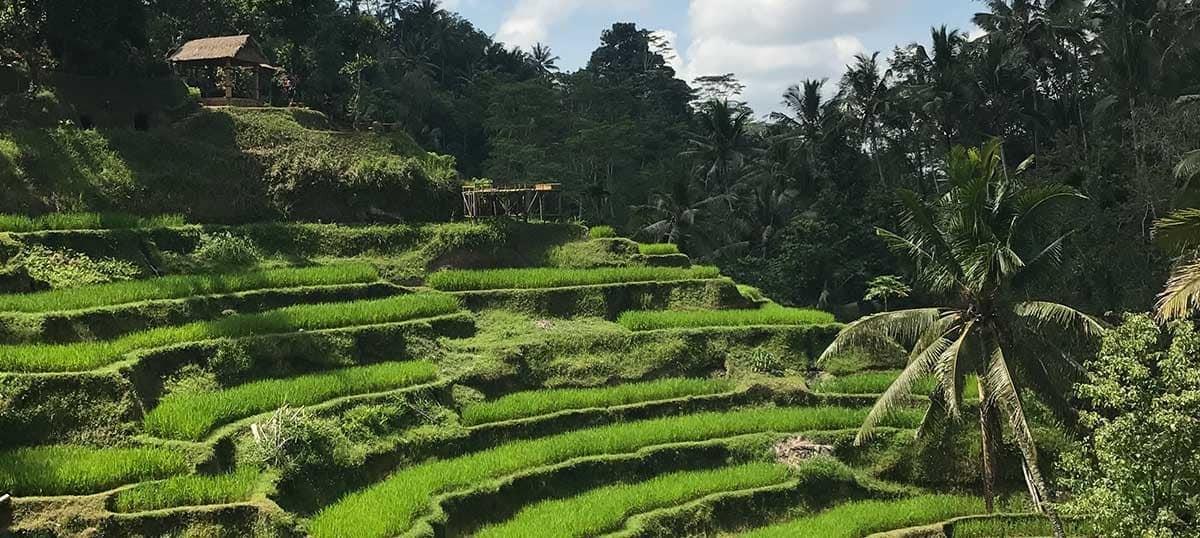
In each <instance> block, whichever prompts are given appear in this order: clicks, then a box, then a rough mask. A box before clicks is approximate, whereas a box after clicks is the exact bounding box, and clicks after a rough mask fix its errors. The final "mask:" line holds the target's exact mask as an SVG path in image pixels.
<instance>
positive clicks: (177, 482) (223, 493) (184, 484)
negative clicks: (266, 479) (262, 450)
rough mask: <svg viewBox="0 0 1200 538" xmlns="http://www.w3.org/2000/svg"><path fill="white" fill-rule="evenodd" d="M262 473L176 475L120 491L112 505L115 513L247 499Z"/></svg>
mask: <svg viewBox="0 0 1200 538" xmlns="http://www.w3.org/2000/svg"><path fill="white" fill-rule="evenodd" d="M261 476H262V475H261V474H260V473H259V472H258V470H256V469H250V468H242V469H238V470H237V471H234V472H232V473H226V474H220V475H187V476H177V477H173V478H168V479H166V480H163V481H161V482H150V483H146V484H141V485H138V486H137V487H134V488H131V489H127V490H123V491H121V492H120V493H118V494H117V496H116V498H115V499H114V505H115V508H116V511H117V512H142V511H149V510H163V509H166V508H175V507H180V506H204V505H213V504H228V503H235V502H241V501H246V500H249V499H250V496H251V495H252V494H253V493H254V490H255V487H256V486H257V485H258V483H259V481H260V479H261Z"/></svg>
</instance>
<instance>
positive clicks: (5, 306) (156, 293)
mask: <svg viewBox="0 0 1200 538" xmlns="http://www.w3.org/2000/svg"><path fill="white" fill-rule="evenodd" d="M378 279H379V275H378V273H377V272H376V271H375V269H374V268H373V267H372V266H370V265H367V264H343V265H330V266H322V267H305V268H299V269H272V270H269V271H256V272H250V273H230V274H217V275H186V276H167V277H161V278H152V279H148V280H138V281H132V282H114V283H110V284H101V285H94V286H87V287H79V288H74V289H69V290H57V291H47V292H41V293H30V294H24V295H0V310H4V311H16V312H30V313H39V312H54V311H64V310H80V309H85V308H95V307H101V306H114V305H119V304H126V303H134V302H138V301H150V300H158V299H179V298H184V297H190V296H193V295H216V294H222V293H234V292H240V291H247V290H256V289H267V288H294V287H301V286H328V285H335V284H355V283H365V282H373V281H375V280H378Z"/></svg>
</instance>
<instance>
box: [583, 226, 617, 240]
mask: <svg viewBox="0 0 1200 538" xmlns="http://www.w3.org/2000/svg"><path fill="white" fill-rule="evenodd" d="M588 237H589V238H591V239H609V238H613V237H620V236H619V235H617V229H616V228H613V227H612V226H592V227H591V228H588Z"/></svg>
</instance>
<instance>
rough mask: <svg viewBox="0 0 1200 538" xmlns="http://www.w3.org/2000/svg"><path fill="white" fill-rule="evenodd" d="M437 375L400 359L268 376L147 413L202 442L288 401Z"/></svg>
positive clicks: (150, 422) (154, 429)
mask: <svg viewBox="0 0 1200 538" xmlns="http://www.w3.org/2000/svg"><path fill="white" fill-rule="evenodd" d="M435 377H437V368H436V367H434V365H433V364H431V363H429V362H424V361H419V362H400V363H383V364H375V365H371V366H359V367H354V368H345V369H341V370H335V371H332V372H322V373H316V374H309V375H303V376H299V377H292V378H286V379H267V380H262V381H255V382H253V383H247V384H245V385H239V386H236V387H232V388H228V389H224V390H218V391H214V392H185V393H178V392H175V393H171V394H168V395H167V396H166V397H164V398H163V399H162V401H160V402H159V404H158V407H155V408H154V409H153V410H151V411H150V413H148V414H147V415H146V420H145V427H146V431H147V432H148V433H150V434H151V435H155V436H158V437H164V438H169V439H183V440H199V439H201V438H202V437H204V435H205V434H207V433H209V432H211V431H212V430H213V428H215V427H217V426H220V425H222V424H227V423H229V422H233V421H235V420H238V419H241V418H246V417H249V416H253V415H256V414H259V413H264V412H267V411H271V410H274V409H277V408H279V407H283V406H285V405H291V406H305V405H312V404H317V403H321V402H324V401H328V400H332V399H334V398H338V397H342V396H351V395H354V394H367V393H372V392H381V391H385V390H393V389H399V388H404V387H410V386H413V385H416V384H419V383H424V382H427V381H431V380H433V379H434V378H435Z"/></svg>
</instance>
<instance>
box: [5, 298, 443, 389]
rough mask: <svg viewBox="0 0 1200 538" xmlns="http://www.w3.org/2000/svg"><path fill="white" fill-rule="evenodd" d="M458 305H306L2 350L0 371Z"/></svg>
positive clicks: (90, 364) (49, 368) (94, 361)
mask: <svg viewBox="0 0 1200 538" xmlns="http://www.w3.org/2000/svg"><path fill="white" fill-rule="evenodd" d="M457 310H458V300H457V299H456V298H455V297H454V296H452V295H447V294H442V293H420V294H413V295H400V296H397V297H389V298H387V299H377V300H372V301H357V302H350V303H327V304H317V305H300V306H290V307H287V308H281V309H279V310H271V311H269V312H262V313H258V314H240V315H236V316H230V317H227V318H223V319H219V320H214V321H198V322H195V323H189V324H187V325H181V326H178V327H163V328H159V329H151V330H148V331H143V332H139V333H133V334H130V335H127V336H123V337H121V338H117V339H115V340H106V341H102V342H79V343H74V344H58V345H34V344H22V345H7V346H0V371H15V372H73V371H82V370H88V369H92V368H99V367H101V366H105V365H108V364H112V363H114V362H117V361H119V360H121V358H122V357H124V356H125V354H127V353H130V352H132V351H136V350H141V349H150V348H155V347H163V346H168V345H172V344H180V343H185V342H196V341H202V340H211V339H217V338H241V337H246V336H254V335H265V334H280V333H289V332H297V331H309V330H319V329H332V328H337V327H353V326H361V325H376V324H381V323H396V322H401V321H408V320H412V319H417V318H427V317H434V316H439V315H444V314H450V313H453V312H456V311H457Z"/></svg>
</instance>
